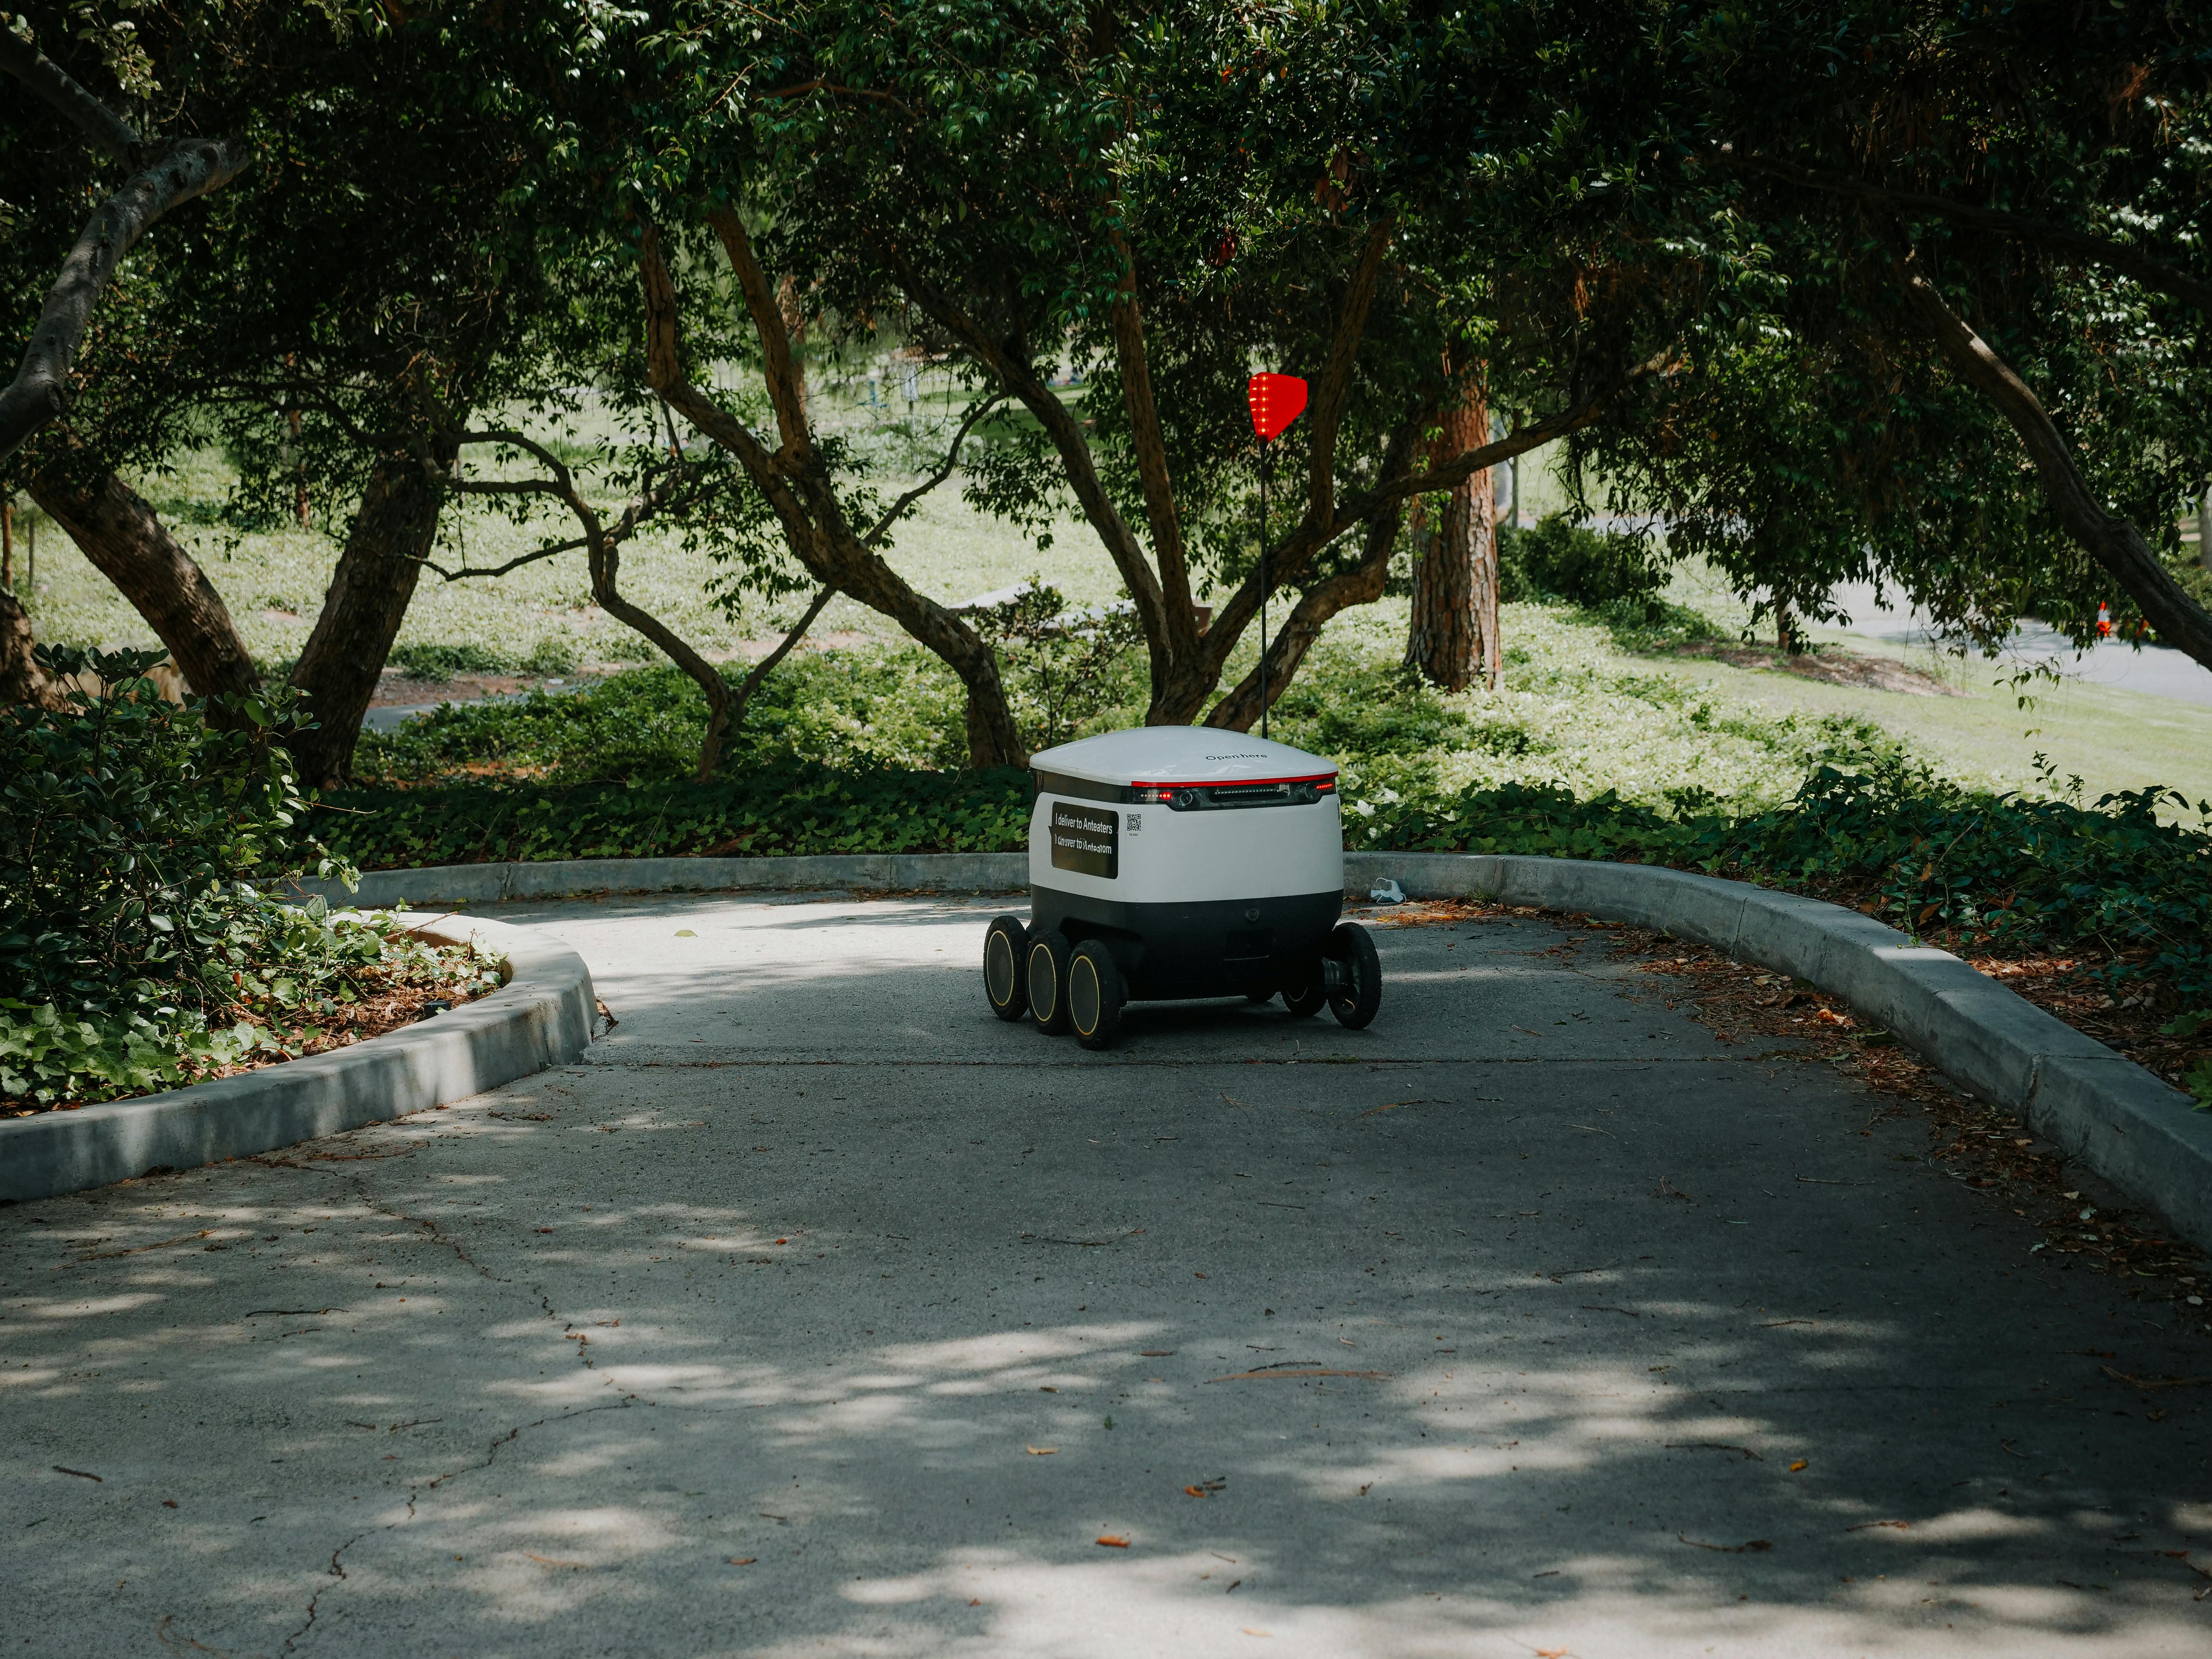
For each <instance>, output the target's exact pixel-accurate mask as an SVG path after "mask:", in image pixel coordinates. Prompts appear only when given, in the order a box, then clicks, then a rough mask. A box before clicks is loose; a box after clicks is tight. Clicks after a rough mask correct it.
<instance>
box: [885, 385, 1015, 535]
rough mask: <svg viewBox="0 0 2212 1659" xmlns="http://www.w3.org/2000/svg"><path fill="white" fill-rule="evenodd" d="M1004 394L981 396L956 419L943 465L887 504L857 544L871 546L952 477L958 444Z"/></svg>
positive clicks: (957, 459)
mask: <svg viewBox="0 0 2212 1659" xmlns="http://www.w3.org/2000/svg"><path fill="white" fill-rule="evenodd" d="M1004 402H1006V393H1005V392H993V393H991V395H990V396H989V397H987V398H984V399H983V401H982V402H981V403H980V404H976V405H975V408H973V409H971V410H969V411H968V414H967V417H966V418H965V419H964V420H963V421H962V422H960V429H959V430H958V431H957V432H956V433H954V434H953V435H952V442H951V446H950V447H948V448H947V449H946V450H945V465H943V466H940V467H939V468H938V469H937V471H935V472H933V474H931V475H930V476H929V477H927V478H925V479H924V480H923V481H922V482H921V483H918V484H916V485H915V487H914V488H913V489H909V490H908V491H907V492H906V494H905V495H902V496H900V497H899V498H898V500H896V501H893V502H892V503H891V504H890V507H889V508H888V509H887V510H886V511H885V512H884V515H883V517H881V518H880V519H878V520H876V522H875V527H874V528H873V529H872V530H870V531H869V532H868V533H867V534H866V535H865V536H863V537H861V538H860V544H861V545H862V546H864V547H873V546H875V545H876V544H877V543H878V542H879V541H881V540H882V539H883V536H884V532H885V531H887V530H889V529H890V527H891V526H893V525H895V524H896V523H897V522H898V521H899V520H900V519H901V518H902V517H903V516H904V515H905V513H906V510H907V508H908V507H912V506H913V505H914V504H915V502H916V501H920V500H921V498H922V497H923V496H924V495H927V494H929V492H930V491H931V490H933V489H936V488H937V486H938V485H939V484H941V483H944V482H945V480H946V479H947V478H949V477H951V476H952V469H953V468H954V467H956V466H957V465H959V464H960V446H961V444H962V443H963V442H964V441H966V439H967V436H968V435H969V433H970V432H972V431H974V430H975V423H976V422H978V421H980V420H981V419H982V418H983V417H984V416H986V415H987V414H989V413H990V412H991V411H992V410H994V409H996V408H997V407H998V406H999V405H1000V404H1002V403H1004Z"/></svg>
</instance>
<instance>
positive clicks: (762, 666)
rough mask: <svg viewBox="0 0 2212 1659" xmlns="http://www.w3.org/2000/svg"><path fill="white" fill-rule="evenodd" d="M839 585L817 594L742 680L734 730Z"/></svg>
mask: <svg viewBox="0 0 2212 1659" xmlns="http://www.w3.org/2000/svg"><path fill="white" fill-rule="evenodd" d="M836 593H837V590H836V588H834V587H828V586H825V587H823V590H822V591H821V592H819V593H817V594H816V595H815V596H814V603H813V604H811V605H808V606H807V607H806V614H805V616H803V617H800V618H799V621H798V623H797V624H796V625H795V626H793V628H792V629H790V631H788V632H787V633H786V634H785V635H784V636H783V639H782V641H781V643H779V644H778V645H777V646H776V647H775V650H773V651H771V652H769V653H768V655H766V656H765V657H763V658H762V659H760V660H759V661H758V662H757V663H755V664H754V665H753V668H752V672H750V674H747V675H746V676H745V677H744V679H742V680H740V681H739V682H738V689H737V690H736V691H735V692H733V693H732V695H731V697H730V729H731V730H732V732H734V731H736V730H737V729H738V727H739V726H743V725H744V720H745V706H746V705H747V704H748V703H750V702H752V700H753V693H754V692H756V691H757V690H760V689H761V685H762V683H763V682H764V681H765V680H766V679H767V678H768V677H769V674H771V673H772V672H774V671H775V665H776V664H778V663H780V662H781V661H782V660H783V659H785V658H786V657H787V656H789V655H790V654H791V648H792V647H793V646H795V645H797V644H798V643H799V641H800V640H801V639H802V638H804V637H805V634H806V630H807V629H810V628H811V627H813V626H814V619H815V618H816V617H818V616H820V615H821V614H822V611H823V607H824V606H826V605H828V604H829V601H830V600H831V599H834V598H836Z"/></svg>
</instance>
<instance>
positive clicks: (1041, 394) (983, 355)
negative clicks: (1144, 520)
mask: <svg viewBox="0 0 2212 1659" xmlns="http://www.w3.org/2000/svg"><path fill="white" fill-rule="evenodd" d="M890 261H891V264H892V267H893V269H894V270H896V271H897V273H898V279H899V286H900V287H901V288H902V289H905V290H906V294H907V297H908V299H910V300H912V301H914V302H915V304H916V305H918V306H920V307H921V309H922V311H923V313H925V314H926V315H927V316H928V317H929V318H930V319H932V320H933V321H934V322H936V323H937V324H938V325H939V326H941V327H942V328H944V330H945V331H946V332H947V333H949V334H951V336H952V337H954V338H955V339H957V340H958V341H959V342H960V343H962V344H963V345H965V346H966V347H967V348H968V349H969V350H970V351H972V352H974V353H975V357H976V360H977V361H978V362H981V364H982V365H983V366H984V368H987V369H988V370H989V371H990V372H991V373H992V374H994V375H996V376H997V377H998V379H999V380H1000V383H1001V384H1003V385H1004V386H1006V387H1007V388H1009V389H1010V390H1011V391H1012V392H1013V394H1014V396H1015V397H1016V398H1018V399H1019V400H1020V403H1021V405H1022V407H1023V408H1024V409H1026V410H1029V412H1030V414H1031V415H1034V416H1036V420H1037V424H1038V425H1040V426H1042V428H1044V431H1045V435H1046V436H1047V437H1048V438H1049V439H1051V440H1052V443H1053V447H1054V449H1056V450H1057V451H1059V453H1060V469H1061V471H1063V472H1065V473H1066V477H1067V482H1068V484H1069V486H1070V487H1071V488H1072V489H1073V490H1074V491H1075V499H1076V501H1078V502H1079V503H1080V504H1081V506H1082V507H1083V515H1084V517H1085V518H1086V519H1088V520H1090V521H1091V528H1092V529H1094V530H1096V531H1097V532H1098V539H1099V540H1100V541H1102V542H1103V543H1104V544H1105V545H1106V551H1107V553H1108V555H1109V556H1110V557H1111V558H1112V559H1113V561H1114V568H1115V570H1117V571H1118V572H1120V573H1121V583H1122V586H1125V587H1127V589H1128V590H1129V598H1130V599H1131V601H1132V602H1133V603H1134V605H1136V607H1137V617H1138V620H1139V623H1141V624H1142V626H1143V628H1144V630H1145V638H1146V642H1147V643H1148V644H1149V645H1150V646H1151V647H1152V676H1153V681H1154V684H1158V681H1159V679H1160V678H1161V677H1162V674H1163V671H1164V669H1165V668H1166V666H1167V663H1166V661H1165V659H1163V657H1162V656H1161V654H1160V653H1161V647H1162V646H1163V644H1164V642H1165V641H1166V638H1167V630H1166V626H1165V618H1166V615H1167V611H1166V606H1165V603H1164V599H1163V596H1162V594H1161V591H1160V579H1159V578H1158V576H1157V575H1156V574H1153V571H1152V566H1151V565H1149V564H1148V563H1146V560H1145V550H1144V549H1143V548H1141V547H1139V545H1138V544H1137V538H1136V537H1135V536H1134V535H1133V534H1132V533H1131V532H1130V529H1129V526H1128V523H1127V520H1124V519H1123V518H1122V517H1121V513H1120V512H1119V511H1118V510H1117V509H1116V508H1115V506H1114V502H1113V501H1112V498H1110V497H1109V495H1107V494H1106V487H1105V485H1104V484H1103V483H1101V482H1100V480H1099V477H1098V467H1097V463H1096V462H1095V461H1094V460H1093V459H1092V458H1091V446H1090V444H1089V443H1088V442H1087V441H1085V438H1084V436H1083V428H1082V426H1081V425H1080V424H1079V422H1077V420H1076V418H1075V417H1074V416H1073V415H1071V414H1069V413H1068V412H1067V406H1066V404H1063V403H1061V402H1060V399H1059V398H1055V397H1054V396H1053V395H1052V388H1051V387H1049V386H1047V385H1045V384H1044V382H1043V381H1042V380H1039V379H1038V378H1037V375H1036V370H1035V369H1034V368H1031V367H1030V363H1029V362H1028V361H1027V360H1026V359H1025V358H1024V357H1021V356H1017V355H1016V354H1015V353H1014V352H1012V351H1011V350H1009V349H1006V347H1005V346H1003V345H1001V344H1000V343H999V342H998V341H997V340H995V339H994V338H993V337H991V335H990V334H989V332H988V331H986V330H985V329H984V328H983V327H982V326H981V325H980V324H978V323H977V322H976V321H975V319H973V318H971V317H969V315H968V313H966V312H964V311H963V310H962V309H961V308H960V307H958V306H957V305H956V304H954V303H953V301H951V298H950V297H949V296H947V295H944V294H942V293H940V292H939V291H938V289H935V288H934V287H933V286H932V285H931V284H930V283H927V282H925V281H924V280H923V279H922V277H921V274H920V273H919V272H917V271H916V270H915V269H914V267H913V266H912V265H911V264H908V263H907V261H906V259H905V258H904V257H903V256H902V255H901V254H900V253H898V252H896V250H893V251H892V252H890Z"/></svg>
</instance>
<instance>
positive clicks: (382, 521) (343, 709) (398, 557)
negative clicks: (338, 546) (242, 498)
mask: <svg viewBox="0 0 2212 1659" xmlns="http://www.w3.org/2000/svg"><path fill="white" fill-rule="evenodd" d="M457 451H458V447H457V446H456V445H454V444H453V443H452V442H451V441H447V440H440V441H437V442H435V443H434V444H433V446H432V449H431V462H430V464H429V465H425V463H424V462H423V461H422V460H420V459H416V457H414V456H411V455H405V454H399V455H387V456H386V457H385V458H384V459H382V460H380V461H379V462H378V463H377V466H376V471H374V473H372V474H371V475H370V477H369V481H368V489H366V490H364V491H362V498H361V508H360V510H359V511H358V512H357V513H355V514H354V520H353V527H352V528H351V530H350V531H349V532H348V533H347V536H346V546H345V552H344V554H343V556H341V557H340V558H339V560H338V568H337V571H336V572H335V573H334V574H332V575H331V586H330V592H329V593H328V594H326V595H325V598H324V599H323V611H322V615H321V616H320V617H317V618H316V620H315V631H314V632H313V634H311V635H308V636H307V648H306V649H305V650H303V651H302V652H301V653H300V664H299V666H298V667H296V668H295V669H294V670H293V671H292V684H294V685H295V686H297V687H298V688H299V689H300V690H302V691H304V692H306V693H307V715H308V717H309V718H310V719H312V720H313V721H314V722H315V725H314V726H313V729H311V730H308V731H303V732H295V733H293V734H292V736H291V737H290V738H288V739H287V743H288V745H289V748H290V749H291V750H292V757H293V759H294V760H295V762H296V763H298V765H299V769H300V781H301V783H302V784H304V785H306V786H307V787H310V788H330V787H334V786H336V785H337V784H339V783H342V782H343V781H345V778H346V776H347V775H348V774H349V773H350V772H351V771H352V769H353V751H354V745H355V744H356V743H358V742H359V741H360V740H361V722H362V716H363V715H364V714H367V713H368V701H369V699H370V698H371V697H372V696H374V695H375V694H376V682H377V678H378V677H379V676H380V675H381V674H382V673H383V672H384V663H385V659H386V658H387V657H388V656H390V655H391V654H392V641H393V640H395V639H396V638H398V635H399V624H400V623H402V622H404V620H406V617H407V605H408V601H409V600H410V599H413V598H414V597H415V584H416V581H417V580H420V579H421V577H422V561H423V560H424V559H425V558H426V557H428V555H429V551H430V544H431V541H432V539H433V538H435V536H436V535H437V533H438V513H439V511H440V509H441V508H442V507H444V505H445V501H446V483H445V479H446V475H447V472H448V471H450V470H451V469H452V466H453V457H454V455H455V454H456V453H457Z"/></svg>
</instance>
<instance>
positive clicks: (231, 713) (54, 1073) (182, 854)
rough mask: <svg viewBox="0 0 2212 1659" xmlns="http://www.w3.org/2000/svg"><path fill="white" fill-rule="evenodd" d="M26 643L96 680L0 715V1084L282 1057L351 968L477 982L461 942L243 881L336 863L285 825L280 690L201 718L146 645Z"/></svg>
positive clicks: (295, 811)
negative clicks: (215, 719)
mask: <svg viewBox="0 0 2212 1659" xmlns="http://www.w3.org/2000/svg"><path fill="white" fill-rule="evenodd" d="M40 657H41V660H42V662H43V663H44V665H46V667H47V668H48V670H49V671H52V672H54V673H57V674H79V673H82V672H84V671H87V670H88V671H89V678H90V679H91V680H92V682H93V683H94V684H95V685H96V686H97V687H98V689H97V690H94V691H89V692H87V691H76V692H73V693H71V694H70V698H69V701H68V703H67V705H66V706H65V707H64V708H60V709H57V710H48V709H41V708H31V707H17V708H7V709H4V710H0V1095H4V1096H6V1097H9V1098H11V1099H14V1100H17V1101H28V1102H31V1103H35V1104H39V1105H51V1104H54V1103H60V1102H74V1101H83V1100H98V1099H105V1098H108V1097H112V1096H115V1095H119V1094H133V1093H139V1092H143V1091H145V1090H147V1089H152V1088H159V1087H162V1086H165V1085H170V1084H174V1083H180V1082H185V1081H189V1080H191V1079H192V1078H194V1077H197V1076H200V1075H204V1074H205V1073H208V1072H210V1071H213V1070H217V1069H220V1068H222V1067H226V1066H233V1065H235V1064H237V1063H239V1062H240V1060H245V1059H246V1058H248V1057H249V1056H252V1055H254V1054H270V1055H276V1054H286V1055H289V1054H298V1053H301V1052H302V1051H303V1049H304V1047H305V1046H306V1045H307V1044H308V1043H309V1042H312V1041H313V1037H312V1036H310V1034H309V1030H308V1028H309V1027H310V1026H313V1025H314V1024H316V1023H317V1017H318V1016H332V1015H337V1014H338V1013H339V1012H340V1009H341V1006H342V1005H348V1004H351V1003H353V1002H355V1001H356V1000H357V999H358V998H359V996H360V994H361V993H362V990H363V989H364V988H366V987H368V985H369V984H370V983H371V982H372V981H374V983H375V984H376V985H377V986H378V987H379V988H383V987H388V986H389V985H390V984H391V983H392V982H394V981H410V980H412V981H415V982H417V983H421V982H427V981H428V980H435V981H436V982H438V983H439V984H441V985H452V986H453V987H456V989H457V990H460V991H463V992H464V993H465V992H466V991H472V990H474V989H477V988H481V987H482V986H483V984H485V983H486V982H488V975H489V968H488V967H486V966H485V965H484V964H483V963H480V962H479V961H478V960H477V958H476V957H474V955H473V953H471V951H468V950H467V949H466V948H465V947H463V948H459V949H456V948H454V947H436V946H431V945H426V944H424V943H423V942H422V941H421V940H418V939H414V938H412V937H411V936H410V935H408V934H406V933H404V932H402V931H401V929H400V927H399V925H398V923H396V922H394V921H392V920H391V919H389V918H373V919H369V920H367V921H362V920H355V919H337V918H333V917H331V915H329V914H328V912H327V910H326V908H325V906H324V905H323V903H322V902H321V901H319V900H317V901H315V902H313V903H311V904H309V905H307V906H306V907H304V908H291V907H289V906H286V905H283V904H281V903H279V902H276V900H274V899H273V898H270V897H269V896H266V895H264V893H262V892H261V891H259V890H258V888H257V887H256V886H255V885H254V882H256V881H258V880H261V879H264V878H267V877H268V876H270V875H274V874H280V873H283V872H286V871H288V870H289V869H292V868H296V867H297V866H298V865H299V864H300V862H301V861H302V860H310V861H312V862H313V865H314V866H315V868H316V869H317V870H318V871H319V872H320V873H323V874H325V875H328V874H332V873H337V874H341V875H349V873H350V872H348V871H346V870H344V869H343V867H342V866H339V865H338V864H337V863H335V862H334V861H332V860H330V859H329V858H327V857H326V856H324V855H323V853H322V849H321V848H319V847H318V846H316V845H315V843H314V842H312V841H311V840H308V839H306V838H305V837H303V836H301V831H300V825H299V822H298V820H299V817H300V816H301V812H302V811H303V803H302V802H301V799H300V798H299V795H298V793H297V792H296V790H295V785H294V780H293V776H292V773H291V769H290V764H289V757H288V756H287V755H286V754H285V751H284V750H283V748H282V747H281V745H280V744H279V743H278V742H277V740H276V739H277V738H279V737H280V736H281V735H282V732H283V728H284V726H285V725H286V723H287V722H289V720H291V719H293V718H294V716H295V702H294V696H293V694H291V693H289V692H273V693H271V694H270V695H268V696H263V697H229V698H225V699H224V700H223V701H222V704H221V705H220V711H221V713H222V716H223V720H224V723H223V725H222V726H221V727H216V726H210V723H209V720H208V718H207V716H208V711H209V705H208V703H207V702H204V701H202V700H197V699H196V700H194V701H193V702H191V703H190V704H188V705H186V706H185V707H182V708H179V707H178V706H177V705H175V704H173V703H167V702H163V701H161V698H160V697H159V696H157V695H156V694H155V689H154V686H153V684H152V683H151V682H150V681H149V680H147V679H146V678H144V675H145V671H146V670H147V669H148V668H149V667H150V666H151V665H153V664H154V663H155V661H157V660H158V659H159V653H152V652H131V651H125V652H116V653H100V652H94V653H79V652H70V651H63V650H49V649H44V648H42V649H41V652H40ZM340 1023H343V1021H342V1020H341V1022H340Z"/></svg>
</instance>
